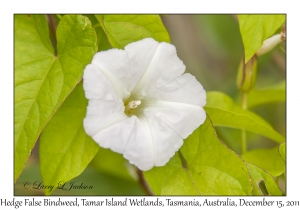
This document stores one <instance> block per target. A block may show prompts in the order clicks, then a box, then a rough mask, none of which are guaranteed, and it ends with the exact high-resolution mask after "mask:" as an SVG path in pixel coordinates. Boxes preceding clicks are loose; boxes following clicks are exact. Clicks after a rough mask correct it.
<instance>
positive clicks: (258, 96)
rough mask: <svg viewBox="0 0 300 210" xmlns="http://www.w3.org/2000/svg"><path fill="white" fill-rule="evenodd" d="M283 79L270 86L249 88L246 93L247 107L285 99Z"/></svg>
mask: <svg viewBox="0 0 300 210" xmlns="http://www.w3.org/2000/svg"><path fill="white" fill-rule="evenodd" d="M285 92H286V89H285V80H284V81H281V82H280V83H278V84H276V85H273V86H271V87H266V88H263V89H254V90H251V91H250V93H249V94H248V95H247V107H248V108H253V107H256V106H260V105H263V104H268V103H278V102H285V101H286V93H285Z"/></svg>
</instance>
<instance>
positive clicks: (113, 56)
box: [92, 49, 134, 100]
mask: <svg viewBox="0 0 300 210" xmlns="http://www.w3.org/2000/svg"><path fill="white" fill-rule="evenodd" d="M92 64H93V65H94V66H96V67H97V68H98V69H99V70H100V71H101V72H102V73H103V75H105V77H106V78H107V79H108V80H109V81H110V83H111V84H112V86H113V87H114V88H115V89H116V91H117V93H118V95H119V97H120V98H121V99H122V100H124V99H126V98H128V97H129V95H130V91H131V90H132V89H133V87H134V84H133V83H132V75H131V67H130V62H129V58H128V55H127V53H126V51H124V50H119V49H110V50H108V51H103V52H98V53H97V54H95V56H94V58H93V60H92Z"/></svg>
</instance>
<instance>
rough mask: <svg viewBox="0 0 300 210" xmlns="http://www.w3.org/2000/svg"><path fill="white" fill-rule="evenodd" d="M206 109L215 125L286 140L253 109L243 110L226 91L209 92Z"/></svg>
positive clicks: (279, 140) (276, 139) (275, 139)
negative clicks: (252, 110)
mask: <svg viewBox="0 0 300 210" xmlns="http://www.w3.org/2000/svg"><path fill="white" fill-rule="evenodd" d="M205 111H206V112H207V114H208V115H209V116H210V118H211V120H212V122H213V124H214V126H223V127H231V128H237V129H245V130H247V131H250V132H253V133H256V134H260V135H262V136H265V137H268V138H270V139H272V140H274V141H276V142H283V141H285V138H284V137H283V136H282V135H280V134H279V133H278V132H276V131H275V130H274V129H273V128H272V126H271V125H270V124H269V123H267V122H266V121H265V120H264V119H262V118H261V117H259V116H258V115H256V114H255V113H253V112H251V111H247V110H243V109H242V108H241V107H240V106H238V105H236V104H235V103H234V102H233V100H232V99H231V98H230V97H229V96H227V95H226V94H224V93H221V92H215V91H211V92H208V93H207V103H206V106H205Z"/></svg>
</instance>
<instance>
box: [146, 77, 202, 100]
mask: <svg viewBox="0 0 300 210" xmlns="http://www.w3.org/2000/svg"><path fill="white" fill-rule="evenodd" d="M147 97H148V98H154V99H161V100H164V101H173V102H180V103H185V104H193V105H196V106H205V104H206V92H205V90H204V89H203V87H202V85H201V84H200V83H199V82H198V81H197V80H196V78H195V77H194V76H193V75H191V74H188V73H187V74H183V75H181V76H179V77H177V78H176V79H174V80H172V81H171V82H169V83H167V84H165V85H164V86H162V87H160V88H158V89H156V90H154V91H153V92H150V93H148V95H147Z"/></svg>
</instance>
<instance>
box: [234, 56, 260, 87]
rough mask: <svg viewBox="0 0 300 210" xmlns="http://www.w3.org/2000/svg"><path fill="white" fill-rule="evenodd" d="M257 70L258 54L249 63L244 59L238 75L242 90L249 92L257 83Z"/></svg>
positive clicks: (238, 82) (239, 85)
mask: <svg viewBox="0 0 300 210" xmlns="http://www.w3.org/2000/svg"><path fill="white" fill-rule="evenodd" d="M256 72H257V56H256V55H254V56H253V57H252V58H251V59H250V60H249V61H248V62H247V63H244V58H243V59H242V61H241V63H240V66H239V69H238V76H237V86H238V88H239V90H241V91H242V92H249V91H250V90H251V89H252V87H253V86H254V84H255V81H256Z"/></svg>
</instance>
